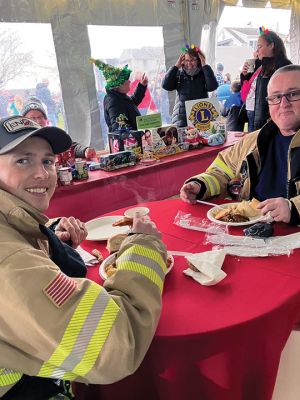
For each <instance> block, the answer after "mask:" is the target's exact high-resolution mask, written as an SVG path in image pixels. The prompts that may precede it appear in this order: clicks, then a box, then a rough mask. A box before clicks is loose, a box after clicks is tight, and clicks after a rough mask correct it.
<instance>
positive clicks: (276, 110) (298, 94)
mask: <svg viewBox="0 0 300 400" xmlns="http://www.w3.org/2000/svg"><path fill="white" fill-rule="evenodd" d="M267 101H268V104H269V109H270V115H271V120H270V121H268V122H267V123H266V124H265V125H264V126H263V127H262V129H261V130H260V131H255V132H253V133H250V134H248V135H246V137H245V138H243V139H242V140H241V141H240V142H238V143H236V144H235V145H234V146H232V147H231V148H229V149H227V150H224V151H222V152H220V153H219V155H218V156H217V158H216V159H215V160H214V161H213V163H212V164H211V165H210V166H209V167H208V169H207V170H206V171H205V172H203V173H200V174H199V175H196V176H193V177H191V178H190V179H188V180H187V181H186V182H185V184H184V185H183V186H182V188H181V191H180V196H181V198H182V199H183V200H184V201H187V202H189V203H192V204H194V203H196V201H197V200H200V199H206V198H210V197H214V196H218V197H220V198H230V197H232V198H236V199H245V200H248V199H252V198H253V197H254V198H256V199H258V200H259V201H260V204H259V205H258V207H257V208H260V209H261V211H262V213H263V214H264V215H265V214H267V213H270V215H271V217H272V218H273V219H274V221H277V222H285V223H291V224H299V223H300V66H299V65H288V66H285V67H282V68H280V69H278V70H277V71H276V72H275V73H274V74H273V76H272V78H271V79H270V82H269V85H268V97H267Z"/></svg>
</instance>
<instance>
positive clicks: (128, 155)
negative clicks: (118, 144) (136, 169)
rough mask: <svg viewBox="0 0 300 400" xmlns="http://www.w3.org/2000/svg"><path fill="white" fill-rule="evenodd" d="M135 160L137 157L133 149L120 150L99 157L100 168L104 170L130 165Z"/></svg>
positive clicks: (134, 162) (133, 163)
mask: <svg viewBox="0 0 300 400" xmlns="http://www.w3.org/2000/svg"><path fill="white" fill-rule="evenodd" d="M136 161H137V157H136V154H135V153H134V151H120V152H117V153H112V154H105V155H102V156H100V157H99V163H100V169H104V170H105V171H113V170H115V169H119V168H124V167H130V166H133V165H135V164H136Z"/></svg>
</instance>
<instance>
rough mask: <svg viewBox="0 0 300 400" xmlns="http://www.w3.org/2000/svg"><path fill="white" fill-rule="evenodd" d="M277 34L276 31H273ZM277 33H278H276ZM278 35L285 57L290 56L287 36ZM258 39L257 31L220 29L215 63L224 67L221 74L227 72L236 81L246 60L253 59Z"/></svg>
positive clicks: (247, 28)
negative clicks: (283, 45)
mask: <svg viewBox="0 0 300 400" xmlns="http://www.w3.org/2000/svg"><path fill="white" fill-rule="evenodd" d="M273 30H274V31H275V32H277V30H276V29H273ZM277 33H278V32H277ZM278 35H279V36H280V37H281V39H282V40H283V42H284V44H285V47H286V50H287V55H288V57H289V55H290V45H289V37H288V35H282V34H280V33H278ZM258 37H259V34H258V29H257V28H252V27H246V28H230V27H228V28H225V27H224V28H221V29H220V31H219V32H218V34H217V45H216V62H217V63H218V62H220V63H222V64H223V65H224V71H223V73H226V72H229V73H230V74H231V78H232V79H236V78H237V79H238V78H239V75H240V70H241V68H242V66H243V64H244V62H245V60H246V59H247V58H253V52H254V50H255V49H256V46H257V39H258Z"/></svg>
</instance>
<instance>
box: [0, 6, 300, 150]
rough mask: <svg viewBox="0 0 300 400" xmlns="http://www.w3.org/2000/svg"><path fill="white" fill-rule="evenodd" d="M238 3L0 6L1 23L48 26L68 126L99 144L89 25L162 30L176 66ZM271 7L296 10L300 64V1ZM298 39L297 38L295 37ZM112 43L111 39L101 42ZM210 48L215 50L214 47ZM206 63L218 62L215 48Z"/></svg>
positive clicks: (170, 60)
mask: <svg viewBox="0 0 300 400" xmlns="http://www.w3.org/2000/svg"><path fill="white" fill-rule="evenodd" d="M237 3H238V1H237V0H224V1H222V0H183V1H181V0H152V1H151V0H110V1H103V0H100V1H99V0H77V1H73V0H46V1H43V0H22V1H20V0H10V1H9V2H8V1H7V0H0V7H1V19H2V21H3V22H31V23H50V24H51V28H52V33H53V40H54V46H55V52H56V57H57V63H58V69H59V74H60V82H61V88H62V96H63V101H64V107H65V112H66V118H67V126H68V130H69V133H70V135H71V136H72V138H73V140H75V141H79V142H81V143H83V144H86V145H88V144H90V142H91V136H92V135H93V136H94V135H97V136H98V137H99V138H100V142H99V141H98V143H99V145H100V147H101V145H103V142H102V141H101V128H100V112H99V107H98V102H97V97H96V87H95V78H94V74H93V67H92V65H91V64H90V63H89V58H90V55H91V49H90V42H89V37H88V29H87V26H88V25H121V26H122V25H132V26H162V27H163V37H164V50H165V58H166V65H167V67H168V66H170V65H172V64H174V62H175V60H176V59H177V57H178V49H180V48H181V47H182V45H184V43H200V40H201V34H202V28H203V26H204V25H206V26H208V27H209V38H210V40H209V45H210V44H211V43H214V42H215V36H216V26H217V23H218V21H219V18H220V16H221V13H222V10H223V8H224V6H225V5H232V6H233V5H236V4H237ZM242 3H243V5H244V6H246V7H265V6H266V4H267V1H266V0H242ZM270 3H271V5H272V7H276V8H289V7H291V8H292V18H293V20H292V22H291V25H292V27H293V30H291V32H293V34H294V35H295V36H294V37H293V38H291V39H293V41H294V51H293V54H294V59H293V61H294V62H296V63H299V54H300V45H299V37H298V34H299V27H300V24H299V14H300V10H299V7H300V6H299V1H298V0H271V1H270ZM296 35H297V36H296ZM101 40H109V38H99V41H101ZM210 46H211V45H210ZM210 50H211V51H210V53H209V54H210V56H209V58H208V61H209V62H210V63H212V62H213V61H214V46H211V49H210Z"/></svg>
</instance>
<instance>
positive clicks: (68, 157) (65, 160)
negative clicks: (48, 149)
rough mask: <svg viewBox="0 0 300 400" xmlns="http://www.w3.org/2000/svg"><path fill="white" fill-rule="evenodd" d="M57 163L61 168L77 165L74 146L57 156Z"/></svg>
mask: <svg viewBox="0 0 300 400" xmlns="http://www.w3.org/2000/svg"><path fill="white" fill-rule="evenodd" d="M56 163H57V165H59V166H61V167H72V166H73V165H75V152H74V148H73V146H71V147H70V148H69V149H68V150H66V151H64V152H63V153H60V154H57V155H56Z"/></svg>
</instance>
